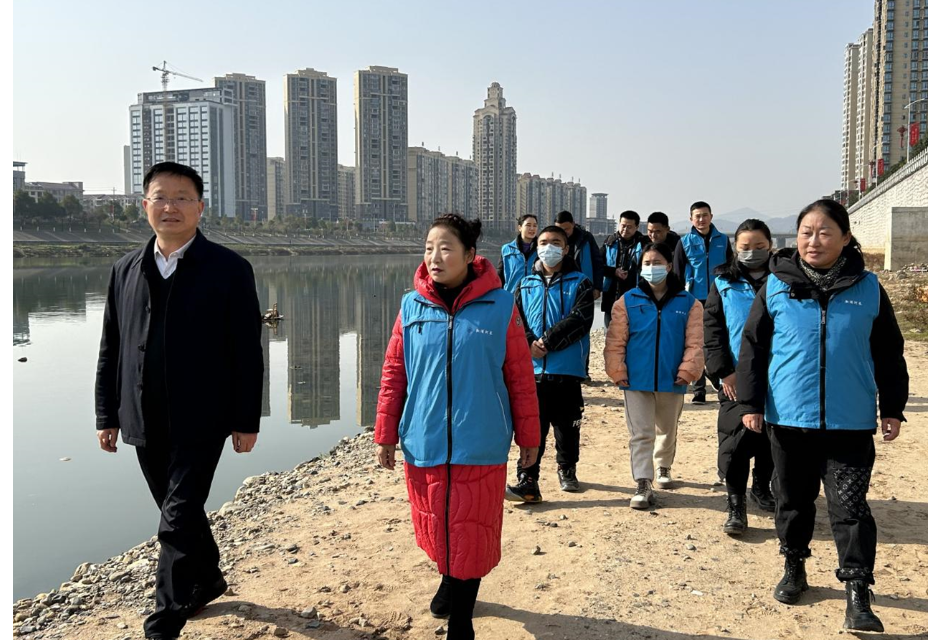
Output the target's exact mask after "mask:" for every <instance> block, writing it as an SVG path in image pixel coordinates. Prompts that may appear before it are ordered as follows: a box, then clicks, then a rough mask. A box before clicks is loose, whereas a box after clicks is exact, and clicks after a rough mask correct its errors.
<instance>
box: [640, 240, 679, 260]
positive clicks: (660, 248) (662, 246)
mask: <svg viewBox="0 0 940 640" xmlns="http://www.w3.org/2000/svg"><path fill="white" fill-rule="evenodd" d="M650 251H655V252H656V253H658V254H659V255H661V256H662V257H663V259H664V260H665V261H666V262H668V263H669V264H672V249H670V248H669V245H668V244H666V243H665V242H651V243H649V244H648V245H646V246H645V247H643V251H642V252H641V253H640V261H642V260H643V256H645V255H646V254H647V253H649V252H650Z"/></svg>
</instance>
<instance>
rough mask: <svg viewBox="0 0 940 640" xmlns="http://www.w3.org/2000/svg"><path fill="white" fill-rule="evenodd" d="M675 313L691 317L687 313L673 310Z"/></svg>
mask: <svg viewBox="0 0 940 640" xmlns="http://www.w3.org/2000/svg"><path fill="white" fill-rule="evenodd" d="M673 313H677V314H679V315H680V316H687V315H689V314H688V313H687V312H685V311H680V310H679V309H674V310H673Z"/></svg>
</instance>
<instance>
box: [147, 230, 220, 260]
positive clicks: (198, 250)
mask: <svg viewBox="0 0 940 640" xmlns="http://www.w3.org/2000/svg"><path fill="white" fill-rule="evenodd" d="M156 242H157V236H156V235H152V236H150V239H149V240H147V242H145V243H144V244H143V246H142V247H141V248H140V250H139V253H138V255H137V257H136V258H134V262H133V266H134V267H140V265H141V263H142V262H143V259H144V256H150V259H151V260H152V259H153V246H154V244H155V243H156ZM208 242H209V241H208V240H206V237H205V236H204V235H203V234H202V231H200V230H199V229H196V237H195V238H194V239H193V243H192V244H191V245H189V249H187V250H186V257H185V258H184V260H189V261H190V262H189V263H188V264H192V262H194V261H197V260H199V259H200V258H202V256H203V255H205V253H206V244H207V243H208Z"/></svg>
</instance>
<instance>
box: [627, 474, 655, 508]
mask: <svg viewBox="0 0 940 640" xmlns="http://www.w3.org/2000/svg"><path fill="white" fill-rule="evenodd" d="M654 500H655V496H654V494H653V483H652V482H650V481H649V480H646V479H640V480H637V483H636V493H635V494H634V495H633V497H632V498H630V507H632V508H633V509H647V508H649V506H650V505H651V504H653V501H654Z"/></svg>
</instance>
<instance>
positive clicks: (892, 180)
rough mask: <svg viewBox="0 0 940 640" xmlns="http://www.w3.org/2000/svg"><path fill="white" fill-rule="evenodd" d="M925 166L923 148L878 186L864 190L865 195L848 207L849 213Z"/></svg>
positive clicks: (924, 151) (925, 153)
mask: <svg viewBox="0 0 940 640" xmlns="http://www.w3.org/2000/svg"><path fill="white" fill-rule="evenodd" d="M926 166H927V149H924V150H923V151H921V152H920V153H919V154H917V155H916V156H914V157H913V158H911V161H910V162H908V163H907V164H906V165H904V166H903V167H901V168H900V169H898V170H897V171H895V172H894V173H892V174H891V175H890V176H888V178H887V179H886V180H884V181H882V182H879V183H878V186H876V187H875V188H874V189H872V190H871V191H867V192H865V196H864V197H863V198H862V199H861V200H859V201H858V202H856V203H855V204H853V205H852V206H851V207H849V215H851V214H853V213H855V212H856V211H858V210H859V209H861V208H862V207H864V206H865V205H866V204H868V203H869V202H871V201H872V200H874V199H875V198H877V197H878V196H880V195H881V194H883V193H884V192H885V191H887V190H888V189H890V188H891V187H893V186H894V185H896V184H897V183H899V182H901V181H902V180H904V179H905V178H908V177H910V176H911V175H913V174H914V173H916V172H917V171H919V170H920V169H923V168H924V167H926Z"/></svg>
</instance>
